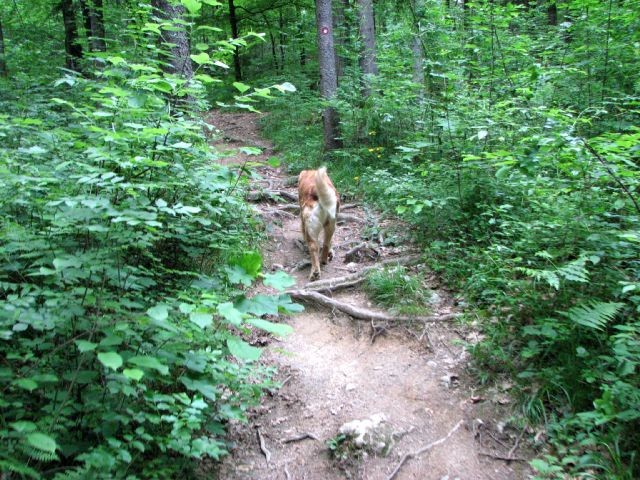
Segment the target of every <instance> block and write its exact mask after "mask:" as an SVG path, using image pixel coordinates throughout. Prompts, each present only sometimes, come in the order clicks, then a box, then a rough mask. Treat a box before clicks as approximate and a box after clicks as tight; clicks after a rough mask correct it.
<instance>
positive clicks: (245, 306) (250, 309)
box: [237, 295, 278, 317]
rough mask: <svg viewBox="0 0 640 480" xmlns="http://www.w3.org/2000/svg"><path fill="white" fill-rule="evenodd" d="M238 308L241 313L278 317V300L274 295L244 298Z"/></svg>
mask: <svg viewBox="0 0 640 480" xmlns="http://www.w3.org/2000/svg"><path fill="white" fill-rule="evenodd" d="M237 308H238V310H240V311H241V312H244V313H253V314H254V315H256V316H258V317H261V316H262V315H277V314H278V299H277V298H276V297H274V296H272V295H256V296H254V297H252V298H244V299H243V300H242V301H241V302H240V303H239V304H238V307H237Z"/></svg>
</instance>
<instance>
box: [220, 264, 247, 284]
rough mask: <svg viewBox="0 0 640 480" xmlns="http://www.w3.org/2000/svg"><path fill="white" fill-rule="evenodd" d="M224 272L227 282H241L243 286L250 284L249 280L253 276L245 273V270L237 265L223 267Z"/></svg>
mask: <svg viewBox="0 0 640 480" xmlns="http://www.w3.org/2000/svg"><path fill="white" fill-rule="evenodd" d="M224 270H225V272H226V273H227V278H228V279H229V282H231V283H232V284H234V285H235V284H238V283H240V284H242V285H244V286H245V287H249V286H251V282H252V281H253V279H254V277H253V276H251V275H249V274H247V271H246V270H245V269H244V268H242V267H241V266H239V265H233V266H227V267H225V269H224Z"/></svg>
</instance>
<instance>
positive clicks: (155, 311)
mask: <svg viewBox="0 0 640 480" xmlns="http://www.w3.org/2000/svg"><path fill="white" fill-rule="evenodd" d="M147 315H149V316H150V317H151V318H153V319H154V320H155V321H157V322H162V321H164V320H166V319H167V318H168V317H169V309H168V307H167V306H166V305H162V304H160V305H156V306H155V307H151V308H150V309H149V310H147Z"/></svg>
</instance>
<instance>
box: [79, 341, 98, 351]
mask: <svg viewBox="0 0 640 480" xmlns="http://www.w3.org/2000/svg"><path fill="white" fill-rule="evenodd" d="M75 344H76V347H78V350H80V352H81V353H84V352H90V351H91V350H95V349H96V347H97V346H98V344H97V343H93V342H88V341H86V340H76V341H75Z"/></svg>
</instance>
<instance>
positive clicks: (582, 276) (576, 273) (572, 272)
mask: <svg viewBox="0 0 640 480" xmlns="http://www.w3.org/2000/svg"><path fill="white" fill-rule="evenodd" d="M586 264H587V257H580V258H578V259H576V260H574V261H572V262H569V263H567V264H566V265H564V266H562V267H560V268H558V275H560V276H561V277H564V278H566V279H567V280H570V281H572V282H580V283H589V272H588V271H587V269H586V267H585V265H586Z"/></svg>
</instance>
